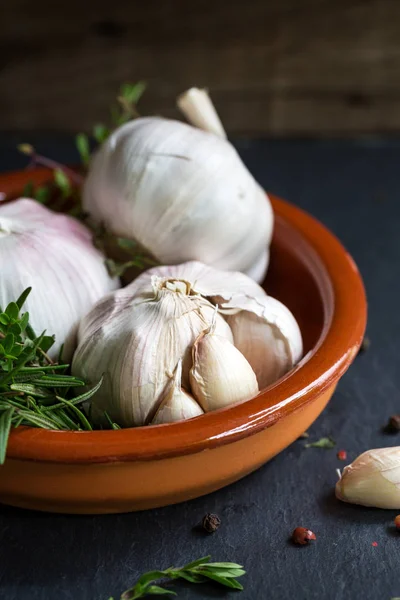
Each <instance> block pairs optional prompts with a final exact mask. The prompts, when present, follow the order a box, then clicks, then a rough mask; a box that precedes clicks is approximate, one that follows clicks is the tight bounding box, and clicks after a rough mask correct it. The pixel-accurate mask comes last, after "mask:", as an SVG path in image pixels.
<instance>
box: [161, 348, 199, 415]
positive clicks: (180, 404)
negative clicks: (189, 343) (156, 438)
mask: <svg viewBox="0 0 400 600" xmlns="http://www.w3.org/2000/svg"><path fill="white" fill-rule="evenodd" d="M181 377H182V361H181V360H180V361H179V362H178V365H177V367H176V369H175V373H174V375H173V377H172V378H171V381H170V383H169V385H168V386H167V390H166V393H165V396H164V397H163V399H162V401H161V404H160V406H159V408H158V409H157V412H156V414H155V415H154V417H153V419H152V421H151V424H152V425H160V424H162V423H176V422H177V421H184V420H186V419H192V418H194V417H198V416H200V415H202V414H204V411H203V410H202V408H201V407H200V406H199V404H198V403H197V402H196V400H195V399H194V398H193V396H191V395H190V394H188V393H187V392H185V390H183V389H182V387H181Z"/></svg>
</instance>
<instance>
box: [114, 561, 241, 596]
mask: <svg viewBox="0 0 400 600" xmlns="http://www.w3.org/2000/svg"><path fill="white" fill-rule="evenodd" d="M210 560H211V556H204V557H203V558H199V559H197V560H194V561H193V562H190V563H188V564H187V565H184V566H183V567H170V568H169V569H165V571H149V572H148V573H144V574H143V575H142V576H141V577H139V579H138V580H137V582H136V583H135V585H134V586H133V587H132V588H130V589H129V590H126V591H125V592H123V593H122V594H121V596H120V600H138V598H144V597H145V596H151V595H164V594H170V595H172V596H176V595H177V594H176V592H174V591H173V590H169V589H167V588H165V587H161V586H160V585H158V584H157V582H158V581H160V580H165V579H167V580H168V579H169V580H174V579H185V580H186V581H188V582H189V583H204V582H206V581H210V580H211V581H215V582H217V583H219V584H221V585H224V586H225V587H228V588H231V589H234V590H240V591H241V590H243V586H242V584H241V583H239V581H237V579H236V578H237V577H241V576H242V575H244V574H245V573H246V571H245V570H244V569H243V567H242V566H241V565H238V564H236V563H231V562H215V563H212V562H210ZM161 583H162V582H161ZM109 600H113V598H109Z"/></svg>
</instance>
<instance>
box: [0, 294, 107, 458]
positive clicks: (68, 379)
mask: <svg viewBox="0 0 400 600" xmlns="http://www.w3.org/2000/svg"><path fill="white" fill-rule="evenodd" d="M30 291H31V288H27V289H26V290H25V291H24V292H23V293H22V294H21V296H20V297H19V298H18V300H17V301H16V302H10V304H8V306H7V307H6V309H5V310H4V311H2V310H1V309H0V464H3V463H4V461H5V457H6V451H7V443H8V438H9V435H10V431H11V429H12V428H13V427H19V426H21V425H28V426H30V427H41V428H43V429H55V430H74V431H80V430H86V431H92V429H93V428H94V425H93V423H91V421H90V418H89V417H88V416H87V415H86V413H85V410H84V408H83V407H84V403H86V402H87V401H88V400H89V399H90V398H91V397H92V396H93V394H95V393H96V392H97V390H98V389H99V387H100V386H101V383H102V381H99V382H98V383H97V385H95V386H94V387H92V388H91V389H89V390H88V389H87V386H86V384H85V382H84V381H83V380H82V379H80V378H78V377H74V376H73V375H70V374H68V365H66V364H57V363H54V362H53V361H52V360H51V359H50V358H49V356H48V354H47V352H48V351H49V349H50V348H51V347H52V345H53V344H54V337H53V336H47V335H45V334H44V332H43V333H42V334H41V335H40V336H36V335H35V333H34V331H33V329H32V327H31V326H30V324H29V314H28V313H27V312H25V313H22V314H21V309H22V306H23V304H24V302H25V300H26V298H27V297H28V295H29V293H30ZM79 388H83V389H84V391H83V392H82V393H81V394H80V395H76V394H75V393H74V392H75V390H76V389H79ZM106 420H107V421H109V423H110V427H111V428H116V427H117V425H116V424H113V423H112V421H111V419H109V418H106ZM114 426H115V427H114Z"/></svg>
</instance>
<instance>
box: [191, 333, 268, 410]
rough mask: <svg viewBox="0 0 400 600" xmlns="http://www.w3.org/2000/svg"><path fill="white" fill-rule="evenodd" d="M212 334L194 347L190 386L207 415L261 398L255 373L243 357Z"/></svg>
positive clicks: (201, 338)
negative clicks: (209, 412) (211, 411)
mask: <svg viewBox="0 0 400 600" xmlns="http://www.w3.org/2000/svg"><path fill="white" fill-rule="evenodd" d="M213 329H214V328H213V327H212V328H211V330H209V331H207V332H205V333H202V334H200V336H199V337H198V338H197V340H196V341H195V343H194V345H193V351H192V352H193V366H192V368H191V369H190V385H191V388H192V392H193V395H194V397H195V398H196V400H197V401H198V403H199V404H200V405H201V407H202V408H203V409H204V411H206V412H208V411H210V410H216V409H217V408H223V407H225V406H230V405H233V404H237V403H238V402H242V401H243V400H250V398H252V397H253V396H256V395H257V394H258V391H259V390H258V384H257V378H256V376H255V373H254V371H253V369H252V368H251V366H250V365H249V363H248V362H247V360H246V359H245V358H244V356H243V355H242V354H241V353H240V352H239V350H237V348H235V346H234V345H233V344H232V343H231V342H230V341H229V340H227V339H226V338H223V337H220V336H219V335H216V334H215V333H213Z"/></svg>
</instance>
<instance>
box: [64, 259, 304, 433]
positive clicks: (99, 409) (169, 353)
mask: <svg viewBox="0 0 400 600" xmlns="http://www.w3.org/2000/svg"><path fill="white" fill-rule="evenodd" d="M216 304H218V305H219V310H218V313H216V310H215V305H216ZM237 315H238V316H240V315H241V317H242V318H243V320H244V323H245V319H246V318H248V319H249V332H250V333H251V327H252V323H253V319H254V316H256V317H257V318H259V319H261V325H260V327H264V328H265V331H267V332H268V328H271V329H272V330H273V331H272V333H271V334H268V333H265V332H264V334H263V335H262V336H261V338H260V339H257V340H256V343H255V344H254V345H252V344H251V341H247V342H246V343H245V342H244V333H245V331H246V326H245V324H244V326H243V330H241V333H240V335H239V336H238V339H239V341H240V342H241V343H243V347H244V348H245V349H246V357H244V356H243V355H242V354H241V351H240V349H237V348H235V346H234V337H233V335H232V331H231V328H230V326H229V324H228V323H227V319H231V318H232V319H233V317H236V316H237ZM233 324H234V327H235V328H237V326H236V324H235V322H234V321H233ZM211 326H212V327H211ZM210 327H211V330H210ZM207 331H208V333H206V332H207ZM78 342H79V345H78V348H77V351H76V353H75V355H74V359H73V363H72V372H73V374H74V375H77V376H81V377H83V378H84V379H85V380H86V381H88V382H97V381H98V380H99V379H100V377H101V375H102V374H104V379H103V384H102V386H101V388H100V390H99V391H98V392H97V393H96V394H95V396H94V397H93V398H92V401H91V402H92V415H93V417H94V418H96V419H98V420H101V419H102V418H103V416H104V412H105V411H107V413H108V415H109V416H110V417H111V418H112V419H113V420H114V421H116V422H117V423H119V424H121V425H124V426H132V425H145V424H148V423H150V422H154V418H155V414H157V410H159V409H160V407H161V406H162V405H163V403H164V401H165V398H166V397H167V395H168V393H169V392H170V391H171V373H172V372H174V370H175V369H176V365H177V364H178V363H179V361H180V360H182V387H183V389H184V390H185V392H187V393H190V392H191V393H192V395H193V396H194V397H195V399H196V400H197V401H198V402H199V404H201V406H202V408H203V410H214V409H215V408H219V407H221V406H226V405H227V404H232V403H235V402H238V401H240V400H244V399H247V398H250V397H251V396H254V395H255V394H257V392H258V387H260V381H261V382H262V384H264V378H263V371H262V357H264V358H265V360H267V361H268V362H270V363H271V364H272V365H274V364H275V362H274V361H276V362H277V363H278V365H279V368H277V367H274V368H272V367H271V366H270V365H267V367H266V368H267V370H268V372H269V373H270V374H271V373H275V374H276V373H279V375H280V374H282V371H283V369H284V368H285V369H286V370H288V369H290V368H291V367H292V366H293V364H295V362H296V361H297V360H298V359H299V358H300V355H301V351H302V349H301V335H300V332H299V329H298V326H297V323H296V321H295V319H294V317H293V316H292V314H291V313H290V312H289V311H288V309H287V308H286V307H284V306H283V305H282V304H280V303H279V302H277V301H275V300H273V299H271V298H269V296H267V295H266V293H265V292H264V290H263V289H262V288H261V287H260V286H259V285H257V284H256V283H255V282H254V281H253V280H252V279H250V278H249V277H247V276H246V275H244V274H242V273H231V272H226V271H218V270H217V269H213V268H212V267H209V266H206V265H204V264H202V263H199V262H188V263H184V264H182V265H173V266H165V267H154V268H153V269H149V270H148V271H146V272H145V273H143V274H142V275H140V276H139V277H138V278H137V279H135V281H133V282H132V283H131V284H130V285H128V286H127V287H126V288H124V289H121V290H118V291H116V292H114V293H113V294H112V295H109V296H108V297H106V298H104V299H103V300H101V301H100V302H99V303H98V304H97V305H96V306H95V307H94V308H93V309H92V311H91V312H90V313H89V314H88V315H87V316H86V317H85V318H84V319H83V320H82V321H81V324H80V327H79V331H78ZM283 342H284V343H283ZM246 344H247V345H246ZM285 352H286V354H285ZM260 354H261V359H260ZM253 365H254V367H253ZM255 368H257V369H258V370H259V371H260V375H259V376H260V381H258V384H257V380H256V376H255V374H254V373H253V370H255ZM189 372H190V375H189ZM270 376H272V375H270ZM179 377H180V374H179ZM177 387H178V388H179V389H180V384H179V385H178V384H177ZM174 401H175V400H174ZM180 401H182V398H181V399H180ZM174 410H175V409H174ZM182 410H183V409H182ZM188 410H189V409H188ZM168 411H169V415H172V416H173V410H172V408H171V405H170V406H169V408H168ZM185 411H186V408H185ZM174 414H176V413H174ZM180 414H181V415H182V414H183V412H181V413H180ZM191 414H192V413H191ZM192 416H193V415H192ZM157 418H159V419H161V418H162V419H163V420H164V419H166V418H167V410H166V411H165V412H163V413H162V414H161V415H159V416H158V417H157ZM157 422H159V421H157Z"/></svg>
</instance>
